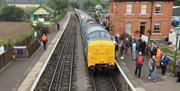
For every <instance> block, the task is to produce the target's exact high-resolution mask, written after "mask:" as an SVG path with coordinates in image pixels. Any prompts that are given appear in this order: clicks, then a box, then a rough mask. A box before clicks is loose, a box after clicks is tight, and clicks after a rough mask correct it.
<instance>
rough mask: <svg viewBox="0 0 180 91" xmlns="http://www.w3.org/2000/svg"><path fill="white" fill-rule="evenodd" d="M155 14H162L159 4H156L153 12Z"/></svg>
mask: <svg viewBox="0 0 180 91" xmlns="http://www.w3.org/2000/svg"><path fill="white" fill-rule="evenodd" d="M155 13H157V14H159V13H162V7H161V4H156V10H155Z"/></svg>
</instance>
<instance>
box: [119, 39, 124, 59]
mask: <svg viewBox="0 0 180 91" xmlns="http://www.w3.org/2000/svg"><path fill="white" fill-rule="evenodd" d="M119 47H120V48H119V49H120V59H124V42H123V41H122V42H120V45H119Z"/></svg>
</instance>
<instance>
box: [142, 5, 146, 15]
mask: <svg viewBox="0 0 180 91" xmlns="http://www.w3.org/2000/svg"><path fill="white" fill-rule="evenodd" d="M146 13H147V5H146V4H144V5H141V14H146Z"/></svg>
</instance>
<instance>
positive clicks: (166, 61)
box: [160, 53, 169, 76]
mask: <svg viewBox="0 0 180 91" xmlns="http://www.w3.org/2000/svg"><path fill="white" fill-rule="evenodd" d="M168 64H169V58H168V57H167V56H166V54H164V53H162V56H161V60H160V66H161V69H162V72H161V74H162V75H163V76H165V74H166V68H167V65H168Z"/></svg>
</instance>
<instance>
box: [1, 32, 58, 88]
mask: <svg viewBox="0 0 180 91" xmlns="http://www.w3.org/2000/svg"><path fill="white" fill-rule="evenodd" d="M56 34H57V31H54V32H51V33H49V34H48V44H49V42H50V41H51V40H52V39H53V38H54V36H55V35H56ZM48 44H47V46H48ZM44 51H45V50H44V48H43V46H40V47H39V49H38V50H37V51H36V52H35V53H34V54H33V55H32V56H31V57H30V58H17V59H16V60H15V61H13V62H12V63H11V64H10V65H9V66H8V67H7V68H6V69H4V70H3V71H1V72H0V91H16V90H17V88H18V87H19V86H20V84H21V83H22V82H23V80H24V78H25V77H26V75H27V74H28V73H29V72H30V70H31V69H32V67H33V66H34V64H35V63H36V62H37V61H38V59H39V58H40V57H41V55H42V54H43V52H44Z"/></svg>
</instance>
